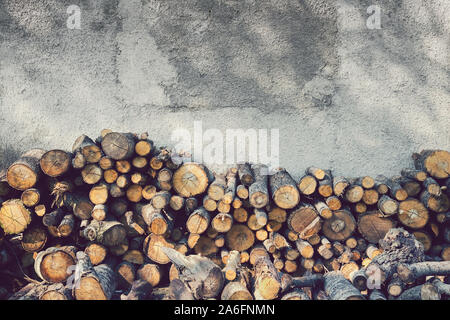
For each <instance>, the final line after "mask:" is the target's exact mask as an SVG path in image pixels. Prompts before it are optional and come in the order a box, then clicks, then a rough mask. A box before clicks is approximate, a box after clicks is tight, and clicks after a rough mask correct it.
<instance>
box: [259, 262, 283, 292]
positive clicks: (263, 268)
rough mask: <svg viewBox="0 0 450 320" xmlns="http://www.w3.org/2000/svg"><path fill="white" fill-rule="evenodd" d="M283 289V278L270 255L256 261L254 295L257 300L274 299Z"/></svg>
mask: <svg viewBox="0 0 450 320" xmlns="http://www.w3.org/2000/svg"><path fill="white" fill-rule="evenodd" d="M280 291H281V278H280V275H279V273H278V271H277V270H276V269H275V267H274V265H273V263H272V261H270V259H269V258H268V256H260V257H259V258H257V259H256V261H255V284H254V291H253V295H254V297H255V299H256V300H273V299H276V298H277V297H278V294H279V293H280Z"/></svg>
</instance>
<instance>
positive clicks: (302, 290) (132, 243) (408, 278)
mask: <svg viewBox="0 0 450 320" xmlns="http://www.w3.org/2000/svg"><path fill="white" fill-rule="evenodd" d="M180 159H183V158H182V157H181V156H180V155H178V154H174V153H173V152H172V151H171V150H169V149H166V148H155V146H154V145H153V143H152V141H150V140H149V137H148V135H147V134H141V135H136V134H131V133H119V132H113V131H111V130H103V131H102V132H101V136H100V137H98V138H97V139H96V140H93V139H91V138H89V137H87V136H86V135H82V136H81V137H79V138H78V139H77V140H76V141H75V143H74V145H73V148H72V150H71V152H67V151H63V150H49V151H45V150H40V149H34V150H30V151H29V152H27V153H25V154H24V155H23V156H22V157H21V158H20V159H18V160H17V161H16V162H14V163H13V164H12V165H11V166H10V167H9V168H7V170H5V171H3V172H2V173H1V174H0V198H1V200H0V201H1V209H0V225H1V227H2V229H1V230H2V234H1V237H0V268H1V269H0V274H1V277H0V279H1V280H0V298H3V299H7V298H9V299H41V300H49V299H50V300H53V299H63V300H64V299H77V300H83V299H125V300H135V299H223V300H230V299H231V300H235V299H264V300H269V299H283V300H292V299H299V300H308V299H333V300H340V299H446V298H448V297H449V294H450V289H449V286H450V285H449V284H448V281H449V278H448V275H449V274H450V222H449V221H450V212H449V198H448V196H449V190H450V189H449V188H450V178H449V174H450V153H449V152H447V151H442V150H426V151H422V152H421V153H420V154H414V155H413V159H414V163H415V168H414V169H405V170H402V172H401V175H399V176H395V177H390V178H388V177H385V176H377V177H369V176H364V177H358V178H351V179H350V178H345V177H340V176H335V175H333V174H332V172H331V171H330V170H323V169H321V168H316V167H309V168H307V169H306V172H305V175H304V176H303V177H301V178H300V179H299V180H294V178H293V177H292V176H291V175H290V174H289V173H288V172H287V171H286V170H284V169H281V168H280V169H277V170H276V171H275V172H270V174H269V172H268V168H267V167H266V166H265V165H261V164H249V163H243V164H238V165H236V166H235V167H233V168H229V169H227V170H226V172H211V171H210V170H208V169H207V168H206V167H204V166H203V165H201V164H199V163H193V162H185V161H184V162H183V161H180Z"/></svg>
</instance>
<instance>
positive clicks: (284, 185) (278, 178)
mask: <svg viewBox="0 0 450 320" xmlns="http://www.w3.org/2000/svg"><path fill="white" fill-rule="evenodd" d="M269 180H270V193H271V195H272V199H273V201H274V202H275V204H276V205H277V206H278V207H280V208H282V209H292V208H294V207H295V206H296V205H297V204H298V203H299V202H300V192H299V191H298V189H297V186H296V184H295V181H294V179H292V177H291V175H290V174H289V173H288V172H287V171H286V170H285V169H280V170H279V171H278V172H276V173H275V174H273V175H271V176H270V179H269Z"/></svg>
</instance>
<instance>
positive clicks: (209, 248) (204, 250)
mask: <svg viewBox="0 0 450 320" xmlns="http://www.w3.org/2000/svg"><path fill="white" fill-rule="evenodd" d="M218 251H219V248H218V247H217V246H216V244H215V243H214V240H213V239H212V238H209V237H207V236H204V235H202V236H200V238H199V239H198V241H197V243H196V244H195V246H194V252H195V253H196V254H199V255H201V256H209V257H210V256H212V255H214V254H215V253H217V252H218Z"/></svg>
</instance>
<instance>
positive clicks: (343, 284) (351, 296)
mask: <svg viewBox="0 0 450 320" xmlns="http://www.w3.org/2000/svg"><path fill="white" fill-rule="evenodd" d="M324 288H325V292H326V293H327V295H328V296H329V297H330V299H331V300H364V297H363V296H362V295H361V293H360V292H359V290H358V289H356V288H355V287H354V286H353V285H352V284H351V282H350V281H348V280H347V279H345V278H344V276H343V274H342V273H341V272H340V271H332V272H327V273H326V274H325V275H324Z"/></svg>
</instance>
